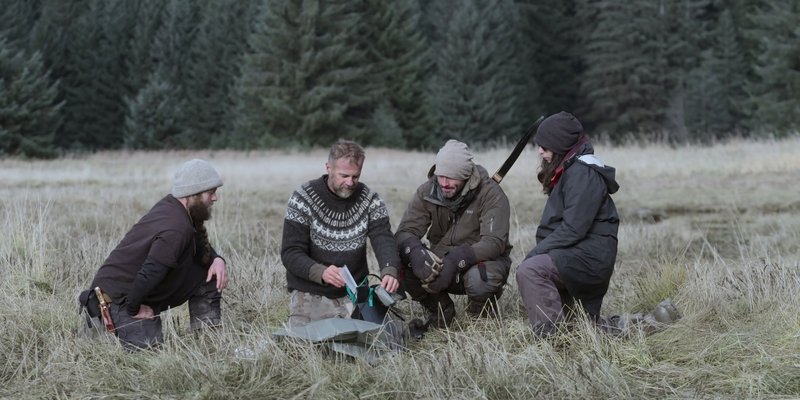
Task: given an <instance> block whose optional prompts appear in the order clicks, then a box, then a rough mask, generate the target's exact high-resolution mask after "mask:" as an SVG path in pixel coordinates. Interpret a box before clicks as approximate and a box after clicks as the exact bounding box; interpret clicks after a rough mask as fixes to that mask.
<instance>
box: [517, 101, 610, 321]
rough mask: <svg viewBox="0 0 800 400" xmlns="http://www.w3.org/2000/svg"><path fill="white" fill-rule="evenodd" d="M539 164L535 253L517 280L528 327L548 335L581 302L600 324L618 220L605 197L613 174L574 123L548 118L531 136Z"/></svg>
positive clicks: (563, 114) (571, 119) (565, 116)
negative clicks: (540, 200) (541, 202)
mask: <svg viewBox="0 0 800 400" xmlns="http://www.w3.org/2000/svg"><path fill="white" fill-rule="evenodd" d="M534 142H535V143H536V145H538V152H539V155H540V156H541V157H542V162H541V166H540V170H539V173H538V179H539V182H541V183H542V186H543V188H544V192H545V194H547V195H548V199H547V203H546V205H545V208H544V211H543V212H542V219H541V222H540V224H539V227H538V229H537V231H536V246H535V247H534V248H533V250H531V251H530V252H529V253H528V255H527V257H526V258H525V260H524V261H523V262H522V263H521V264H520V266H519V268H518V269H517V273H516V277H517V284H518V287H519V292H520V295H521V296H522V301H523V303H524V305H525V310H526V312H527V314H528V319H529V321H530V324H531V328H532V329H533V330H534V332H535V333H536V334H537V335H540V336H546V335H548V334H550V333H552V332H553V331H554V330H555V327H556V325H555V324H556V323H557V322H559V321H560V320H562V319H564V317H565V312H566V311H567V310H569V308H570V307H571V306H572V305H573V304H574V302H575V301H577V302H579V304H580V306H582V307H583V309H584V310H585V311H586V312H587V313H588V314H589V315H590V316H591V317H592V318H593V319H595V320H598V319H599V316H600V307H601V305H602V303H603V297H604V296H605V294H606V291H607V290H608V284H609V281H610V280H611V275H612V274H613V272H614V262H615V261H616V257H617V230H618V228H619V214H618V213H617V208H616V206H615V205H614V200H613V199H612V198H611V195H612V194H613V193H615V192H617V190H619V184H618V183H617V181H616V180H615V177H614V176H615V169H614V168H613V167H610V166H608V165H605V164H604V163H603V162H602V161H601V160H600V159H599V158H598V157H596V156H595V155H594V149H593V148H592V144H591V143H590V142H589V139H588V138H587V136H586V134H585V133H584V131H583V126H582V125H581V123H580V121H578V119H577V118H575V116H573V115H572V114H570V113H567V112H564V111H562V112H560V113H558V114H554V115H551V116H549V117H547V118H546V119H545V120H544V121H542V123H541V124H540V125H539V128H538V129H537V131H536V135H535V136H534Z"/></svg>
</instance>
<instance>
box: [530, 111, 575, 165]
mask: <svg viewBox="0 0 800 400" xmlns="http://www.w3.org/2000/svg"><path fill="white" fill-rule="evenodd" d="M581 134H583V125H581V122H580V121H578V119H577V118H575V116H574V115H572V114H570V113H568V112H566V111H561V112H560V113H558V114H553V115H551V116H549V117H547V118H545V120H544V121H542V123H541V124H540V125H539V129H537V130H536V136H534V137H533V142H534V143H536V144H537V145H539V146H542V147H543V148H545V149H546V150H550V151H552V152H553V153H557V154H566V153H567V152H568V151H569V149H571V148H572V146H575V144H576V143H578V139H580V137H581Z"/></svg>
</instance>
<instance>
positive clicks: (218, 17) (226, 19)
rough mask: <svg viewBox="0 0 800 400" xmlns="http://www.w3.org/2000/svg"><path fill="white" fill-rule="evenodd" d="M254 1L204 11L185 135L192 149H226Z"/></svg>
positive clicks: (225, 1)
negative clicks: (224, 147)
mask: <svg viewBox="0 0 800 400" xmlns="http://www.w3.org/2000/svg"><path fill="white" fill-rule="evenodd" d="M253 11H254V10H253V6H252V2H245V1H239V0H218V1H212V2H210V3H209V4H208V6H207V8H206V9H205V10H204V11H203V14H202V15H203V17H202V20H201V21H200V26H199V27H198V29H197V35H196V39H195V40H194V42H193V43H192V47H191V51H190V55H189V59H190V60H191V63H190V64H189V65H188V67H187V76H186V80H185V84H186V103H187V107H186V110H185V112H186V134H187V136H189V137H191V139H192V140H191V143H190V146H191V147H195V148H204V147H209V146H211V145H216V146H226V145H227V143H226V140H225V138H226V137H227V135H228V131H229V130H230V129H231V125H232V124H231V122H230V118H231V109H232V108H233V104H234V97H233V95H232V89H233V86H234V80H235V78H236V76H238V74H239V73H238V66H239V64H240V61H241V58H242V54H243V53H244V52H245V50H246V42H247V35H248V34H249V27H250V25H251V20H252V19H253V18H252V17H251V16H252V15H253V14H254V13H253Z"/></svg>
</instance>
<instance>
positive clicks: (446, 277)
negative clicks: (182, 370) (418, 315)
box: [423, 244, 477, 293]
mask: <svg viewBox="0 0 800 400" xmlns="http://www.w3.org/2000/svg"><path fill="white" fill-rule="evenodd" d="M475 264H477V260H476V258H475V252H474V251H473V250H472V247H470V246H469V245H466V244H465V245H461V246H458V247H456V248H454V249H451V250H450V251H448V252H447V254H445V255H444V260H442V272H440V273H439V276H438V277H437V278H436V280H434V281H433V282H431V283H429V284H428V285H427V286H423V288H425V290H427V291H429V292H431V293H439V292H441V291H442V290H445V289H447V288H448V287H450V285H452V284H453V282H454V281H455V280H456V275H458V273H459V272H462V271H465V270H467V269H468V268H469V267H471V266H473V265H475Z"/></svg>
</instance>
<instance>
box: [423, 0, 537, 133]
mask: <svg viewBox="0 0 800 400" xmlns="http://www.w3.org/2000/svg"><path fill="white" fill-rule="evenodd" d="M513 6H514V5H513V3H512V2H511V1H510V0H493V1H488V2H487V1H476V0H470V1H464V2H463V3H461V4H459V5H457V6H456V9H455V10H454V14H453V17H452V19H451V20H450V21H439V22H438V24H437V25H438V26H440V27H442V28H443V29H444V30H443V32H444V35H443V36H442V40H443V42H442V43H441V44H439V45H437V46H440V48H441V51H440V52H439V53H438V54H437V55H436V57H435V60H436V76H435V77H434V81H433V84H432V87H431V88H432V91H431V92H430V95H431V96H432V99H433V101H434V104H436V110H435V111H436V112H437V113H438V119H439V121H441V126H442V135H441V136H440V141H441V139H444V138H450V137H454V138H459V139H461V140H464V141H466V142H467V143H470V144H475V143H486V142H489V141H496V140H502V139H503V138H505V137H506V136H507V135H509V134H511V135H516V130H517V129H516V128H518V126H519V125H520V123H519V121H521V120H522V117H520V116H519V113H518V109H517V108H516V107H517V105H518V104H519V101H518V98H519V97H518V95H519V92H518V87H516V86H514V82H515V79H514V77H515V75H516V74H518V73H520V70H519V69H518V68H517V66H518V64H517V60H515V59H514V47H513V43H514V40H513V39H514V34H515V28H516V25H515V9H514V7H513Z"/></svg>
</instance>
